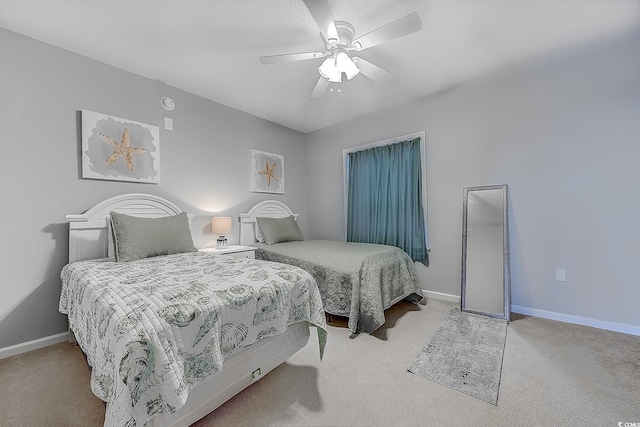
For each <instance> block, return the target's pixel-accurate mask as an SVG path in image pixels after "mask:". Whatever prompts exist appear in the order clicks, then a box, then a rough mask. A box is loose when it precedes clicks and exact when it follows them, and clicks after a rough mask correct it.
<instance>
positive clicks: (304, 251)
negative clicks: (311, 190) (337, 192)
mask: <svg viewBox="0 0 640 427" xmlns="http://www.w3.org/2000/svg"><path fill="white" fill-rule="evenodd" d="M256 246H257V247H258V250H257V251H256V258H260V259H265V260H268V261H275V262H282V263H286V264H291V265H295V266H297V267H300V268H303V269H305V270H306V271H308V272H309V273H311V275H312V276H313V278H314V279H315V280H316V282H317V283H318V288H320V295H322V303H323V304H324V309H325V311H326V312H327V313H329V314H335V315H338V316H346V317H349V330H350V331H351V332H353V333H359V332H367V333H371V332H373V331H375V330H376V329H377V328H379V327H380V326H382V325H383V324H384V322H385V317H384V310H386V309H387V308H389V307H390V306H391V305H392V304H394V303H395V302H396V301H399V300H400V299H403V298H407V299H408V300H410V301H412V302H417V301H420V300H422V299H423V295H422V289H421V286H420V279H419V278H418V273H417V271H416V266H415V264H414V263H413V261H412V260H411V258H410V257H409V255H407V254H406V253H405V252H404V251H403V250H402V249H399V248H397V247H395V246H387V245H374V244H370V243H352V242H338V241H334V240H304V241H294V242H285V243H277V244H274V245H267V244H265V243H257V244H256Z"/></svg>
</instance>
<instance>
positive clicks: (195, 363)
mask: <svg viewBox="0 0 640 427" xmlns="http://www.w3.org/2000/svg"><path fill="white" fill-rule="evenodd" d="M61 278H62V293H61V297H60V312H62V313H65V314H67V315H68V317H69V325H70V327H71V329H72V330H73V331H74V333H75V335H76V339H77V341H78V344H79V345H80V347H81V348H82V350H83V351H84V352H85V354H86V355H87V361H88V363H89V364H90V365H91V366H92V367H93V370H92V373H91V388H92V390H93V392H94V393H95V395H96V396H98V397H99V398H100V399H102V400H104V401H105V402H107V409H106V416H105V426H143V425H144V424H145V423H146V421H147V420H149V419H150V418H152V417H153V416H154V415H156V414H159V413H166V412H169V413H170V412H174V411H176V410H177V409H179V408H180V407H181V406H182V405H183V404H184V402H185V401H186V400H187V396H188V394H189V388H190V386H191V385H194V384H196V383H198V382H199V381H201V380H203V379H204V378H205V377H207V376H209V375H212V374H215V373H216V372H218V371H220V370H221V369H222V366H223V363H224V359H225V358H226V357H227V356H230V355H231V354H233V353H234V352H235V351H237V350H239V349H241V348H243V347H246V346H248V345H250V344H252V343H254V342H256V341H257V340H259V339H261V338H264V337H268V336H272V335H277V334H280V333H282V332H284V331H285V330H286V329H287V327H288V326H289V325H291V324H293V323H296V322H301V321H307V322H309V323H311V324H313V325H315V326H317V330H318V337H319V341H320V355H321V357H322V352H323V350H324V343H325V342H326V323H325V315H324V310H323V306H322V300H321V297H320V294H319V292H318V288H317V286H316V282H315V280H314V279H313V278H312V277H311V276H310V275H309V274H308V273H307V272H305V271H304V270H301V269H299V268H297V267H294V266H290V265H285V264H278V263H272V262H267V261H260V260H250V259H241V258H235V257H229V256H216V255H212V254H207V253H203V252H190V253H184V254H177V255H167V256H160V257H154V258H147V259H142V260H138V261H132V262H127V263H116V262H110V261H108V260H106V259H101V260H91V261H80V262H75V263H72V264H68V265H66V266H65V267H64V268H63V270H62V272H61Z"/></svg>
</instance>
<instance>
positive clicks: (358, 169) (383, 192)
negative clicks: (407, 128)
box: [344, 132, 428, 260]
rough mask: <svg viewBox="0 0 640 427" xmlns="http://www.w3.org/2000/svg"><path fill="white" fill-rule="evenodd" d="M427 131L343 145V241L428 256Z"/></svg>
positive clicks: (421, 256) (415, 255)
mask: <svg viewBox="0 0 640 427" xmlns="http://www.w3.org/2000/svg"><path fill="white" fill-rule="evenodd" d="M425 145H426V144H425V142H424V132H421V133H418V134H411V135H406V136H403V137H399V138H393V139H391V140H385V141H379V142H376V143H373V144H367V145H362V146H358V147H353V148H350V149H346V150H344V179H345V182H344V186H345V187H344V191H345V223H346V225H347V226H346V235H345V240H347V241H353V242H366V243H378V244H386V245H392V246H397V247H400V248H401V249H403V250H404V251H405V252H407V253H408V254H409V255H410V256H411V258H413V259H414V260H422V259H425V258H426V257H427V252H428V234H427V227H426V224H427V221H426V156H425Z"/></svg>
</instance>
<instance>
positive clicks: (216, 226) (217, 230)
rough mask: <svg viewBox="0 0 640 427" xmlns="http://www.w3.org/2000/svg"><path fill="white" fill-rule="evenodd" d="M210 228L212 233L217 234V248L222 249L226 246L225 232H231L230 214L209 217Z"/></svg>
mask: <svg viewBox="0 0 640 427" xmlns="http://www.w3.org/2000/svg"><path fill="white" fill-rule="evenodd" d="M211 230H212V231H213V234H217V235H218V245H217V248H218V249H224V248H226V247H227V238H226V237H224V235H225V234H227V233H230V232H231V217H230V216H214V217H213V218H212V219H211Z"/></svg>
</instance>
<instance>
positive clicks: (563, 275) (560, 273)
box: [556, 268, 567, 282]
mask: <svg viewBox="0 0 640 427" xmlns="http://www.w3.org/2000/svg"><path fill="white" fill-rule="evenodd" d="M556 280H557V281H558V282H566V281H567V270H565V269H564V268H556Z"/></svg>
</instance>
